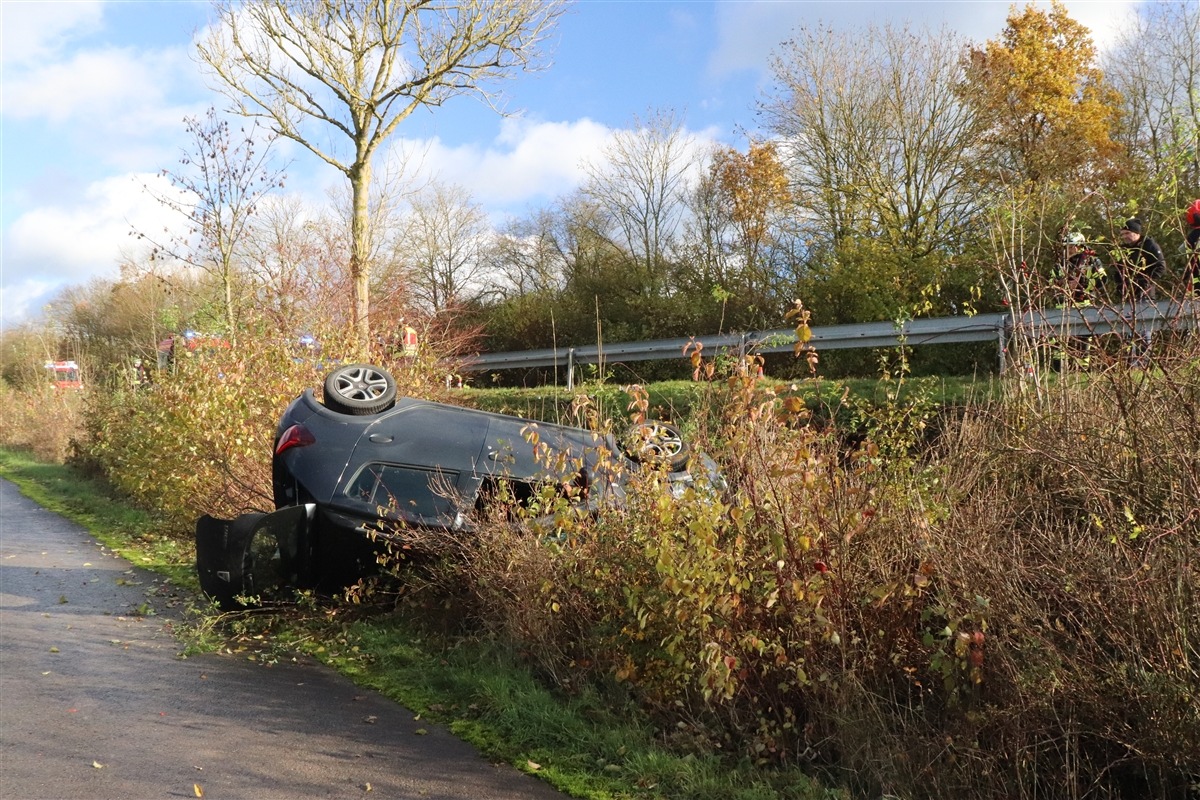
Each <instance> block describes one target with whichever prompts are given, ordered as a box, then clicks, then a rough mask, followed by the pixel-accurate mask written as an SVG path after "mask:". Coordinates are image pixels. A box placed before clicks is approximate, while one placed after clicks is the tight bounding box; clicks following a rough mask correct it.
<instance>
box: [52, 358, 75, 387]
mask: <svg viewBox="0 0 1200 800" xmlns="http://www.w3.org/2000/svg"><path fill="white" fill-rule="evenodd" d="M46 369H47V371H49V372H50V380H51V382H52V383H53V385H54V388H55V389H82V388H83V381H82V380H80V378H79V365H78V364H76V363H75V362H74V361H47V362H46Z"/></svg>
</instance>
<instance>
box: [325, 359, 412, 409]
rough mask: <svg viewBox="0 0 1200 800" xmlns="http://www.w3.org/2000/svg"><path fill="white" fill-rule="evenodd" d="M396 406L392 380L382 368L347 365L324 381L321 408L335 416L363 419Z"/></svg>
mask: <svg viewBox="0 0 1200 800" xmlns="http://www.w3.org/2000/svg"><path fill="white" fill-rule="evenodd" d="M394 405H396V379H395V378H393V377H392V376H391V374H390V373H389V372H388V371H387V370H385V369H383V368H382V367H376V366H372V365H370V364H347V365H346V366H343V367H338V368H337V369H335V370H334V371H333V372H331V373H329V375H328V376H327V377H326V378H325V407H326V408H328V409H329V410H331V411H336V412H338V413H339V414H353V415H355V416H364V415H366V414H378V413H379V412H381V411H387V410H388V409H389V408H391V407H392V406H394Z"/></svg>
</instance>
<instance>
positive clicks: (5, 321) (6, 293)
mask: <svg viewBox="0 0 1200 800" xmlns="http://www.w3.org/2000/svg"><path fill="white" fill-rule="evenodd" d="M56 286H57V284H55V283H52V282H50V281H42V280H37V279H36V278H26V279H24V280H21V281H18V282H16V283H13V284H9V285H5V286H2V287H0V327H3V328H7V327H9V326H10V325H17V324H20V323H21V322H24V321H26V320H29V319H32V318H34V317H35V316H37V312H38V311H39V310H40V309H41V306H42V305H44V304H45V302H46V301H47V300H49V299H50V293H51V292H52V291H53V290H54V289H55V287H56Z"/></svg>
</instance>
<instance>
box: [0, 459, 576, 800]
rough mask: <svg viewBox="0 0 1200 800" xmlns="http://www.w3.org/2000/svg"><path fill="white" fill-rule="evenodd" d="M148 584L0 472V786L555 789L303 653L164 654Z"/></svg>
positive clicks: (244, 793) (139, 793) (170, 644)
mask: <svg viewBox="0 0 1200 800" xmlns="http://www.w3.org/2000/svg"><path fill="white" fill-rule="evenodd" d="M157 588H160V587H159V586H158V584H156V577H155V576H154V575H152V574H151V573H147V572H144V571H141V570H136V569H134V568H133V567H132V566H131V565H130V564H129V562H127V561H125V560H123V559H120V558H116V557H114V556H113V555H112V554H110V553H108V552H106V551H105V550H104V549H103V548H102V547H101V546H100V545H99V544H98V543H97V542H96V541H95V540H94V539H92V538H91V537H90V536H88V534H87V532H86V531H85V530H83V529H82V528H80V527H79V526H77V525H75V524H73V523H71V522H69V521H67V520H65V519H63V518H62V517H60V516H58V515H56V514H52V513H50V512H49V511H46V510H45V509H43V508H41V507H40V506H38V505H37V504H36V503H34V502H32V501H31V500H29V499H27V498H25V497H23V496H22V495H21V494H20V493H19V492H18V491H17V489H16V487H15V486H14V485H13V484H11V483H9V482H8V481H4V480H0V798H2V799H3V800H22V799H23V798H54V799H55V800H75V799H76V798H79V799H80V800H85V799H86V800H101V799H102V798H121V800H125V799H126V798H172V797H189V798H195V797H198V796H201V794H202V796H203V797H205V798H213V799H214V800H218V799H219V798H280V799H281V800H283V799H285V798H286V799H289V800H290V799H292V798H317V797H322V798H323V797H334V798H366V799H367V800H369V798H480V799H481V800H483V799H485V798H534V799H535V800H537V799H539V798H562V797H564V795H561V794H559V793H558V792H556V791H554V790H553V789H551V788H550V787H549V786H548V785H546V784H544V783H542V782H541V781H538V780H537V779H536V778H533V777H530V776H528V775H525V774H522V773H520V772H518V771H517V770H514V769H512V768H511V767H508V766H497V765H493V764H490V763H488V762H487V761H486V760H485V759H483V758H482V757H481V756H480V755H479V753H478V752H477V751H476V750H475V749H474V748H472V747H471V746H470V745H468V744H466V743H464V742H462V741H461V740H459V739H457V738H455V737H454V736H452V735H451V734H449V733H448V732H447V731H445V730H444V729H439V728H438V727H437V726H433V725H430V724H428V723H427V722H425V721H423V720H417V719H415V715H414V714H413V712H411V711H409V710H407V709H405V708H403V707H401V706H398V705H396V704H395V703H393V702H391V701H390V700H388V699H386V698H384V697H382V696H381V695H379V694H376V693H374V692H371V691H368V690H364V689H360V688H358V687H355V686H354V685H353V684H352V683H350V682H349V681H347V680H345V679H344V678H342V677H341V676H339V675H337V674H336V673H334V672H333V671H331V670H329V669H328V668H326V667H324V666H322V665H320V664H318V663H300V664H292V663H288V664H279V665H275V666H264V665H262V664H258V663H254V662H250V661H248V660H246V658H245V657H244V656H228V655H226V656H221V655H217V654H209V655H204V656H199V657H191V658H186V659H182V658H180V657H179V650H180V646H179V643H178V642H177V641H176V640H175V639H173V637H172V636H171V634H170V632H169V631H168V630H167V629H165V628H164V622H165V621H166V620H168V619H169V618H170V616H171V614H172V613H173V612H172V610H171V608H170V607H169V603H168V601H167V598H166V597H165V596H164V593H163V592H160V591H155V590H156V589H157ZM148 598H149V599H148ZM147 602H149V603H150V604H151V605H152V606H154V607H156V608H158V610H159V614H158V615H155V616H145V615H139V614H137V613H135V612H136V610H137V609H138V608H139V607H141V606H142V605H143V604H144V603H147Z"/></svg>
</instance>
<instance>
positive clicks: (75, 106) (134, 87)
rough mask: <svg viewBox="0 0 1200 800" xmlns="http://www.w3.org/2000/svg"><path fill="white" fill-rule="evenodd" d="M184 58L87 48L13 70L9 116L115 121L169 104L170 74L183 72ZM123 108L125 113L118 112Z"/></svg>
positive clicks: (8, 86)
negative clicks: (133, 112)
mask: <svg viewBox="0 0 1200 800" xmlns="http://www.w3.org/2000/svg"><path fill="white" fill-rule="evenodd" d="M179 60H180V56H179V55H176V54H173V53H172V51H160V52H153V53H136V52H134V51H133V50H130V49H105V50H85V51H81V52H79V53H76V54H75V55H74V56H73V57H72V58H71V59H69V60H66V61H60V62H56V63H49V64H43V65H38V66H37V67H34V68H32V69H27V70H21V71H19V72H16V73H15V74H14V73H13V72H8V74H7V75H6V78H5V85H4V115H5V116H6V117H13V118H17V119H29V118H33V117H41V118H44V119H48V120H50V121H52V122H57V123H61V122H65V121H67V120H69V119H72V118H80V117H87V118H90V119H91V120H95V121H102V122H105V123H111V122H113V121H114V120H113V119H111V117H113V116H116V117H118V119H119V118H121V117H124V116H125V115H126V114H127V113H128V110H129V109H135V110H140V109H144V108H154V107H158V106H161V105H163V102H164V100H163V96H164V92H165V91H166V90H167V89H168V87H169V86H170V85H171V84H170V83H169V82H167V81H165V80H164V78H167V77H169V76H170V75H172V74H176V73H177V72H178V66H179V64H178V62H179ZM189 69H190V66H189ZM117 109H120V113H119V114H117V115H113V112H114V110H117Z"/></svg>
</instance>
